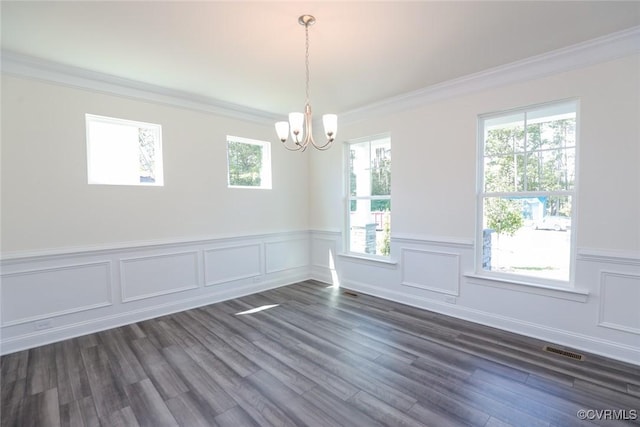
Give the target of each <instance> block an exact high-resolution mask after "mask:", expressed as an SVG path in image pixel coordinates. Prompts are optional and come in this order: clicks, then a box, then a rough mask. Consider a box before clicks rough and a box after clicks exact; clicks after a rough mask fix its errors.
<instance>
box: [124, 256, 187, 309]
mask: <svg viewBox="0 0 640 427" xmlns="http://www.w3.org/2000/svg"><path fill="white" fill-rule="evenodd" d="M198 276H199V274H198V252H197V251H190V252H176V253H169V254H162V255H152V256H144V257H136V258H127V259H121V260H120V288H121V290H122V302H129V301H135V300H139V299H145V298H151V297H155V296H159V295H166V294H171V293H174V292H180V291H186V290H188V289H195V288H197V287H198V282H199V280H198Z"/></svg>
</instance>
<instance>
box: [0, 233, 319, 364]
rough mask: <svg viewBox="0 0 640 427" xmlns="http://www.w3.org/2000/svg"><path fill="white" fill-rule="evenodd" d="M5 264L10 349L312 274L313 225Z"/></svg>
mask: <svg viewBox="0 0 640 427" xmlns="http://www.w3.org/2000/svg"><path fill="white" fill-rule="evenodd" d="M265 259H266V260H268V262H269V264H267V262H265ZM267 265H268V266H269V268H266V267H267ZM1 266H2V275H1V279H2V287H1V289H0V296H1V297H2V341H1V342H0V344H1V346H0V347H1V348H0V352H1V353H2V354H6V353H11V352H14V351H18V350H22V349H25V348H30V347H34V346H38V345H43V344H47V343H50V342H55V341H59V340H63V339H67V338H72V337H75V336H79V335H84V334H87V333H91V332H96V331H99V330H104V329H109V328H113V327H117V326H121V325H125V324H129V323H133V322H137V321H141V320H144V319H148V318H152V317H158V316H162V315H166V314H170V313H174V312H178V311H182V310H186V309H189V308H194V307H198V306H202V305H207V304H212V303H214V302H218V301H222V300H227V299H231V298H237V297H240V296H243V295H247V294H252V293H256V292H260V291H263V290H266V289H270V288H273V287H279V286H284V285H288V284H291V283H295V282H298V281H301V280H307V279H309V277H310V272H309V271H310V268H309V232H307V231H292V232H279V233H267V234H260V235H252V236H238V237H224V238H219V239H202V240H195V241H176V242H170V243H166V242H163V243H157V244H152V243H145V244H134V245H131V246H122V247H120V248H116V247H109V248H105V249H98V248H88V249H87V250H86V251H82V250H80V249H73V250H72V251H70V252H69V253H68V254H65V253H64V252H63V251H54V252H52V253H51V254H49V255H47V254H43V253H40V254H37V255H35V256H31V257H28V256H25V257H18V256H12V257H11V258H9V259H6V258H5V259H3V260H2V261H1ZM213 285H215V286H213Z"/></svg>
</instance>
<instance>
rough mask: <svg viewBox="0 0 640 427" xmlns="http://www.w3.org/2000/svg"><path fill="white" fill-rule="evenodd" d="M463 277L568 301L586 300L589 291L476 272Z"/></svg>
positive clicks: (497, 286)
mask: <svg viewBox="0 0 640 427" xmlns="http://www.w3.org/2000/svg"><path fill="white" fill-rule="evenodd" d="M464 277H466V278H468V279H471V282H472V283H473V282H474V281H475V283H476V284H478V285H483V286H491V287H494V288H500V289H509V290H512V291H517V292H526V293H530V294H535V295H543V296H548V297H553V298H560V299H565V300H569V301H576V302H587V299H588V298H589V291H588V290H586V289H577V288H569V287H566V288H565V287H560V286H553V285H543V284H540V283H533V282H526V281H519V280H513V279H507V278H503V277H495V276H488V275H483V274H477V273H467V274H465V275H464Z"/></svg>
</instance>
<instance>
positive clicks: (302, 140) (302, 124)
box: [276, 15, 338, 151]
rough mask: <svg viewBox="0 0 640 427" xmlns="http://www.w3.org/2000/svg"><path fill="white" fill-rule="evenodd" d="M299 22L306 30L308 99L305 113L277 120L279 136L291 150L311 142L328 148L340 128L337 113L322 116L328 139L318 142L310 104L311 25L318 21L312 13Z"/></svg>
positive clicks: (300, 18)
mask: <svg viewBox="0 0 640 427" xmlns="http://www.w3.org/2000/svg"><path fill="white" fill-rule="evenodd" d="M298 23H299V24H300V25H304V32H305V39H306V43H305V67H306V80H305V82H306V86H305V88H306V101H305V106H304V113H289V121H288V122H285V121H282V122H277V123H276V132H277V134H278V138H280V141H282V144H283V145H284V147H285V148H286V149H287V150H290V151H304V150H306V149H307V147H308V146H309V144H311V145H312V146H313V147H315V148H317V149H318V150H327V149H328V148H329V147H331V143H332V142H333V141H334V140H335V138H336V132H337V130H338V116H336V115H335V114H325V115H323V116H322V123H323V125H324V133H325V136H326V138H327V139H326V141H325V142H324V143H321V144H316V142H315V140H314V139H313V130H312V116H311V105H309V26H311V25H313V24H315V23H316V18H315V17H313V16H311V15H302V16H301V17H299V18H298ZM289 131H291V139H292V140H293V146H291V144H287V139H288V136H289Z"/></svg>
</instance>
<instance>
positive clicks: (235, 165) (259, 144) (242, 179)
mask: <svg viewBox="0 0 640 427" xmlns="http://www.w3.org/2000/svg"><path fill="white" fill-rule="evenodd" d="M227 166H228V171H229V175H228V177H229V182H228V184H229V187H234V188H264V189H271V144H269V143H268V142H264V141H256V140H253V139H247V138H240V137H237V136H227Z"/></svg>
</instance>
